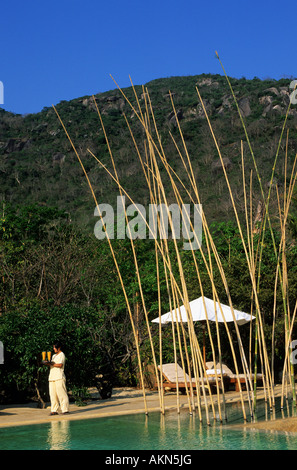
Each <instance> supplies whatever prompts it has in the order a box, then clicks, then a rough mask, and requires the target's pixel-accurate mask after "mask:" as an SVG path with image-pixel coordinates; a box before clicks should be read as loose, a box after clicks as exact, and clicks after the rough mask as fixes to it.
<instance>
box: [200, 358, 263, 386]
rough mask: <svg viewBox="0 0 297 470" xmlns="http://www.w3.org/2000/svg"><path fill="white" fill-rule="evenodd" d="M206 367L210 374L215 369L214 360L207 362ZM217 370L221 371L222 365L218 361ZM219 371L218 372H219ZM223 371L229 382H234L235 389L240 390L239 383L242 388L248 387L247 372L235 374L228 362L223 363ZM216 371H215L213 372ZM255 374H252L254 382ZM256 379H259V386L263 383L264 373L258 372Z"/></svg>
mask: <svg viewBox="0 0 297 470" xmlns="http://www.w3.org/2000/svg"><path fill="white" fill-rule="evenodd" d="M206 367H208V371H207V372H208V374H211V371H214V363H213V362H208V363H206ZM216 369H217V371H218V372H219V373H220V370H221V367H220V364H219V363H218V364H217V365H216ZM218 372H217V373H218ZM222 372H223V375H224V376H225V377H228V379H229V381H228V382H229V384H234V385H235V390H236V391H237V392H239V383H238V382H240V384H241V388H242V390H245V389H246V380H248V376H247V375H246V374H238V375H236V374H234V373H233V372H232V370H231V369H229V367H228V366H226V364H222ZM213 373H215V372H213ZM254 376H255V375H254V374H251V381H252V383H254ZM256 381H257V386H259V385H260V384H262V383H263V375H262V374H257V375H256ZM228 382H226V384H227V387H228ZM224 383H225V382H224Z"/></svg>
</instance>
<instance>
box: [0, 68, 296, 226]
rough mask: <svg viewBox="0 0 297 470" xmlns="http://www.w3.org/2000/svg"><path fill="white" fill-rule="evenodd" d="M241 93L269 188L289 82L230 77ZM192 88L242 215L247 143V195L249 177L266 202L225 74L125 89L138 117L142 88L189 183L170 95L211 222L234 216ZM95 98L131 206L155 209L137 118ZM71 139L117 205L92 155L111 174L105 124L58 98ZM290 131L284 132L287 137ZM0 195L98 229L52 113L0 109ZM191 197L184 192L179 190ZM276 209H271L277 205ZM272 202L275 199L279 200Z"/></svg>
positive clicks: (113, 101)
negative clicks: (44, 207) (63, 213)
mask: <svg viewBox="0 0 297 470" xmlns="http://www.w3.org/2000/svg"><path fill="white" fill-rule="evenodd" d="M230 81H231V84H232V87H233V89H234V92H235V96H236V99H237V102H238V105H239V108H240V111H241V113H242V116H243V119H244V121H245V124H246V129H247V131H248V134H249V137H250V140H251V142H252V145H253V149H254V153H255V157H256V159H257V165H258V168H259V172H260V175H261V178H262V180H263V181H264V188H265V190H267V188H268V187H269V181H270V177H271V171H272V167H273V164H274V159H275V154H276V151H277V148H278V144H279V138H280V135H281V131H282V126H283V123H284V120H285V116H286V112H287V109H288V106H289V102H290V99H289V97H290V88H289V85H290V79H281V80H273V79H267V80H260V79H258V78H256V77H255V78H254V79H252V80H248V79H245V78H241V79H234V78H231V79H230ZM196 86H198V89H199V92H200V94H201V97H202V99H203V103H204V106H205V108H206V111H207V114H208V115H209V118H210V120H211V125H212V127H213V130H214V133H215V136H216V139H217V141H218V143H219V146H220V149H221V152H222V157H223V158H224V164H225V168H226V170H227V174H228V176H229V178H230V182H231V184H232V191H234V198H235V200H236V201H237V203H238V205H239V208H240V210H241V211H242V210H243V209H244V208H243V205H242V204H243V202H242V170H241V141H243V148H244V159H245V175H246V184H247V188H248V187H249V185H250V181H249V180H250V177H251V174H252V176H253V191H252V192H253V205H254V207H255V210H256V207H257V205H258V202H259V200H260V199H261V195H260V191H259V187H258V183H257V180H256V176H255V171H254V170H255V169H254V165H253V161H252V158H251V156H250V152H249V148H248V145H247V142H246V136H245V132H244V130H243V128H242V124H241V122H240V118H239V115H238V112H237V109H236V106H235V104H234V100H233V97H232V94H231V91H230V88H229V86H228V84H227V81H226V79H225V78H224V77H222V76H221V75H213V74H201V75H195V76H188V77H170V78H159V79H155V80H153V81H151V82H148V83H147V84H146V85H144V86H143V87H142V86H140V85H137V86H135V87H134V89H132V87H127V88H124V89H123V90H122V92H123V93H125V94H126V95H127V98H128V99H129V101H130V102H131V103H132V104H133V106H134V108H136V109H137V101H136V98H135V95H134V90H135V92H136V93H137V97H138V100H139V103H140V106H141V108H142V110H143V111H144V110H145V103H146V100H145V96H144V93H146V89H148V93H149V98H150V100H151V103H152V107H153V110H154V116H155V119H156V122H157V126H158V130H159V133H160V137H161V140H162V146H163V147H164V150H165V154H166V156H167V158H168V161H169V163H170V165H171V166H172V168H173V169H174V170H175V171H177V172H178V174H179V176H180V177H181V178H182V180H183V182H184V183H187V184H188V178H187V175H186V173H185V170H184V168H183V165H182V162H181V159H180V156H179V155H178V152H177V151H176V147H175V144H174V142H173V140H172V138H171V136H172V137H173V138H174V139H175V140H176V144H177V145H178V146H179V148H180V151H181V152H182V153H183V152H184V149H183V146H182V141H181V138H180V135H179V130H178V126H177V122H176V115H175V113H174V112H173V109H172V106H171V99H170V95H169V93H171V95H172V99H173V101H174V105H175V108H176V114H177V116H178V119H179V122H180V126H181V128H182V132H183V136H184V138H185V141H186V144H187V148H188V151H189V155H190V157H191V161H192V164H193V170H194V175H195V178H196V181H197V186H198V190H199V194H200V195H201V200H202V204H203V206H204V210H205V212H206V214H207V217H208V219H209V220H210V221H213V220H226V219H230V218H232V217H233V209H232V204H231V201H230V197H229V195H228V189H227V186H226V182H225V178H224V175H223V172H222V167H221V163H220V160H219V157H218V153H217V150H216V147H215V144H214V141H213V138H212V136H211V133H210V129H209V126H208V123H207V120H206V118H205V114H204V110H203V107H202V105H201V103H200V101H199V98H198V95H197V92H196ZM94 96H95V99H96V103H97V106H98V108H99V110H100V113H101V116H102V119H103V122H104V126H105V129H106V132H107V136H108V139H109V142H110V146H111V148H112V152H113V155H114V158H115V164H116V166H117V169H118V172H119V177H120V181H121V184H122V185H123V187H124V188H125V189H126V190H127V192H128V193H129V194H131V197H132V198H133V200H134V202H136V203H140V204H143V205H145V206H147V204H148V203H149V202H150V200H149V192H148V189H147V185H146V182H145V179H144V176H143V174H142V170H141V165H140V162H139V159H138V155H137V152H136V149H135V146H134V144H133V141H132V138H131V135H130V131H129V129H128V127H127V124H126V122H125V119H124V116H123V115H125V116H126V118H127V120H128V122H129V125H130V126H131V130H132V132H133V135H134V137H135V140H136V142H137V145H139V149H140V150H141V152H142V155H144V139H145V134H144V131H143V128H142V125H141V123H140V122H139V120H138V119H137V117H136V115H135V111H134V110H133V109H132V108H131V107H130V106H129V104H128V103H127V101H126V100H125V98H124V97H123V95H122V93H121V91H120V90H118V89H113V90H110V91H107V92H103V93H98V94H96V95H94ZM55 107H56V109H57V112H58V113H59V115H60V117H61V119H62V120H63V123H64V124H65V126H66V128H67V131H68V132H69V135H70V137H71V139H72V140H73V142H74V145H75V146H76V148H77V150H78V152H79V154H80V156H81V158H82V160H83V162H84V165H85V167H86V170H87V172H88V175H89V177H90V181H91V183H92V185H93V186H94V188H95V191H96V195H97V196H98V202H99V203H100V202H104V203H110V204H112V205H115V203H116V197H117V195H119V190H118V188H117V185H116V183H115V182H114V181H112V179H111V177H110V176H109V175H108V174H107V172H106V171H105V170H104V169H103V168H100V165H98V163H97V162H96V161H95V159H94V158H93V157H92V156H91V155H90V153H89V151H88V149H89V150H91V151H92V152H93V153H94V154H95V155H96V156H97V157H98V158H99V159H100V161H102V163H103V164H104V165H106V166H107V168H108V169H112V164H111V159H110V156H109V153H108V148H107V145H106V141H105V137H104V133H103V131H102V128H101V126H100V121H99V118H98V114H97V110H96V106H95V104H94V100H93V97H92V96H82V97H79V98H76V99H73V100H70V101H61V102H60V103H58V104H57V105H56V106H55ZM287 129H288V131H289V134H288V145H287V150H288V175H287V177H289V171H290V168H291V167H292V164H293V159H294V157H295V154H296V139H297V106H295V107H294V106H291V109H290V112H289V115H288V120H287ZM286 132H287V130H286ZM0 136H1V137H0V184H1V191H0V197H1V200H2V201H5V202H6V203H12V204H16V205H18V204H30V203H37V204H43V205H49V206H57V207H58V208H59V209H63V210H65V211H67V212H69V213H70V214H71V218H72V219H73V220H75V221H76V222H77V223H78V224H79V225H81V226H84V227H88V230H89V228H90V227H91V226H92V224H93V222H94V217H93V213H94V208H95V203H94V201H93V200H92V197H91V194H90V191H89V188H88V186H87V183H86V179H85V176H84V174H83V172H82V170H81V167H80V165H79V162H78V161H77V158H76V156H75V153H74V152H73V149H72V148H71V145H70V143H69V140H68V139H67V136H66V135H65V133H64V131H63V129H62V127H61V124H60V123H59V120H58V118H57V116H56V114H55V112H54V110H53V108H49V107H45V108H44V109H43V110H42V111H41V112H40V113H36V114H29V115H25V116H21V115H18V114H13V113H10V112H7V111H4V110H0ZM285 152H286V134H284V138H283V140H282V143H281V145H280V154H279V158H278V161H277V166H276V173H275V182H276V183H277V184H278V188H279V189H280V191H282V187H283V183H284V179H285V174H284V155H285ZM160 169H161V175H162V178H163V177H164V185H165V189H166V194H167V195H168V202H173V201H174V200H175V198H174V194H173V191H172V188H171V185H170V183H169V181H168V180H167V179H166V171H165V170H164V168H162V164H161V163H160ZM182 194H183V197H185V201H186V202H188V200H187V199H186V193H185V192H183V193H182ZM272 204H273V202H272ZM274 204H276V202H275V201H274Z"/></svg>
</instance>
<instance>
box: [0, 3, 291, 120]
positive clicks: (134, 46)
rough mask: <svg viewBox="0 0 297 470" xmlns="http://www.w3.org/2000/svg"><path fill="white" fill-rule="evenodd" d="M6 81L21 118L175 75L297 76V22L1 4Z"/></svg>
mask: <svg viewBox="0 0 297 470" xmlns="http://www.w3.org/2000/svg"><path fill="white" fill-rule="evenodd" d="M0 18H1V28H0V44H1V62H0V64H1V65H0V81H2V82H3V84H4V105H2V107H3V108H4V109H6V110H8V111H12V112H15V113H21V114H24V113H35V112H39V111H40V110H41V109H42V108H43V107H44V106H51V105H52V104H57V103H58V102H59V101H61V100H70V99H73V98H78V97H80V96H84V95H91V94H93V93H94V94H95V93H98V92H103V91H107V90H110V89H113V88H114V87H115V85H114V83H113V81H112V80H111V78H110V74H112V75H113V76H114V77H115V79H116V80H117V82H118V83H119V85H120V86H121V87H125V86H129V85H130V81H129V74H130V75H131V77H132V80H133V83H134V84H135V85H136V84H137V85H139V84H144V83H147V82H148V81H150V80H153V79H156V78H161V77H170V76H176V75H196V74H200V73H219V74H222V69H221V66H220V64H219V62H218V60H216V58H215V51H216V50H217V51H218V52H219V54H220V57H221V60H222V62H223V64H224V66H225V68H226V71H227V73H228V75H229V76H233V77H238V78H240V77H242V76H245V77H246V78H253V77H254V76H257V77H259V78H262V79H263V78H267V77H271V78H275V79H279V78H281V77H283V76H288V77H290V76H292V77H294V78H296V76H297V61H296V51H295V44H296V25H297V20H296V12H295V11H294V8H293V4H292V3H291V4H290V3H286V4H282V3H280V2H276V1H269V2H268V1H266V0H264V1H262V0H258V1H254V0H250V1H240V0H237V1H227V0H226V1H224V2H223V1H217V0H214V1H203V2H201V1H199V0H196V1H192V0H189V1H187V0H184V1H181V0H180V1H176V0H172V1H168V0H163V1H162V0H159V1H157V0H150V1H149V2H143V1H141V0H139V1H120V0H113V1H112V0H110V1H105V2H103V1H100V0H97V1H96V0H59V1H57V0H51V1H48V0H26V1H24V0H2V2H1V9H0Z"/></svg>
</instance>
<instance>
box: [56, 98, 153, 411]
mask: <svg viewBox="0 0 297 470" xmlns="http://www.w3.org/2000/svg"><path fill="white" fill-rule="evenodd" d="M53 108H54V110H55V113H56V115H57V117H58V119H59V121H60V123H61V125H62V127H63V129H64V132H65V134H66V136H67V138H68V140H69V142H70V144H71V146H72V148H73V150H74V152H75V155H76V157H77V158H78V161H79V163H80V165H81V167H82V170H83V172H84V175H85V177H86V180H87V183H88V186H89V188H90V190H91V194H92V196H93V199H94V201H95V204H96V207H98V210H99V215H100V219H101V221H102V225H103V229H104V231H105V232H106V233H107V231H106V226H105V224H104V223H103V219H102V216H101V213H100V209H99V205H98V202H97V198H96V196H95V193H94V190H93V187H92V185H91V182H90V180H89V177H88V175H87V172H86V170H85V167H84V165H83V163H82V160H81V158H80V156H79V154H78V152H77V150H76V147H75V146H74V144H73V141H72V139H71V138H70V136H69V134H68V131H67V129H66V127H65V125H64V123H63V121H62V119H61V118H60V115H59V114H58V112H57V110H56V108H55V106H53ZM107 235H108V234H107ZM106 238H107V240H108V244H109V247H110V250H111V253H112V257H113V260H114V263H115V266H116V270H117V273H118V277H119V279H120V283H121V286H122V290H123V293H124V297H125V301H126V305H127V308H128V312H129V317H130V321H131V326H132V330H133V335H134V340H135V345H136V352H137V359H138V367H139V373H140V380H141V385H142V392H143V398H144V408H145V414H146V415H147V414H148V408H147V401H146V393H145V386H144V379H143V371H142V364H141V356H140V350H139V344H138V342H137V334H136V330H135V325H134V321H133V315H132V311H131V307H130V303H129V300H128V296H127V292H126V289H125V286H124V282H123V279H122V276H121V272H120V269H119V266H118V262H117V259H116V256H115V253H114V250H113V247H112V244H111V242H110V238H109V237H108V236H107V237H106Z"/></svg>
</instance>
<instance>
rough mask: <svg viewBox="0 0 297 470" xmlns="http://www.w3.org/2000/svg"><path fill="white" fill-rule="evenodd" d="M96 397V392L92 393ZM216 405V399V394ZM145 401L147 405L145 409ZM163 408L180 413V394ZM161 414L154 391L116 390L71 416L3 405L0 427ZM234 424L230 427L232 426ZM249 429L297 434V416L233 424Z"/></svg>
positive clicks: (167, 398)
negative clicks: (178, 407)
mask: <svg viewBox="0 0 297 470" xmlns="http://www.w3.org/2000/svg"><path fill="white" fill-rule="evenodd" d="M93 395H94V397H95V398H96V392H95V391H93ZM278 396H281V386H276V387H275V397H278ZM225 398H226V403H237V402H240V396H239V393H238V392H235V391H230V392H227V393H226V395H225ZM243 398H244V399H245V400H247V393H246V392H243ZM261 398H264V390H263V389H262V388H260V389H259V390H258V399H259V400H260V399H261ZM213 400H214V403H216V401H217V396H216V395H213ZM145 402H146V406H145ZM179 406H180V410H181V411H182V410H189V401H188V397H187V396H186V395H179ZM164 407H165V412H166V411H174V410H177V395H176V393H174V392H166V393H165V395H164ZM146 411H147V412H148V413H152V412H160V401H159V395H158V392H157V391H155V390H153V391H152V390H146V391H145V400H144V395H143V391H142V390H139V389H135V388H115V389H114V390H113V394H112V397H111V398H109V399H107V400H96V399H93V400H90V401H89V402H87V404H86V405H85V406H77V405H75V404H74V403H71V404H70V413H69V414H67V415H62V414H59V415H57V416H49V413H50V407H49V403H48V404H47V406H46V408H44V409H40V408H37V406H36V403H29V404H25V405H7V406H5V405H2V406H0V427H1V428H4V427H10V426H22V425H31V424H39V423H49V422H52V421H61V420H63V421H64V420H79V419H91V418H104V417H110V416H120V415H129V414H137V413H145V412H146ZM230 425H231V424H230ZM234 427H235V428H236V427H241V428H242V427H244V428H246V429H247V430H248V429H269V430H274V431H287V432H297V417H292V418H284V419H273V414H271V416H270V417H269V419H267V420H266V421H262V422H258V423H247V424H244V423H243V424H240V425H238V424H237V425H234Z"/></svg>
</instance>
